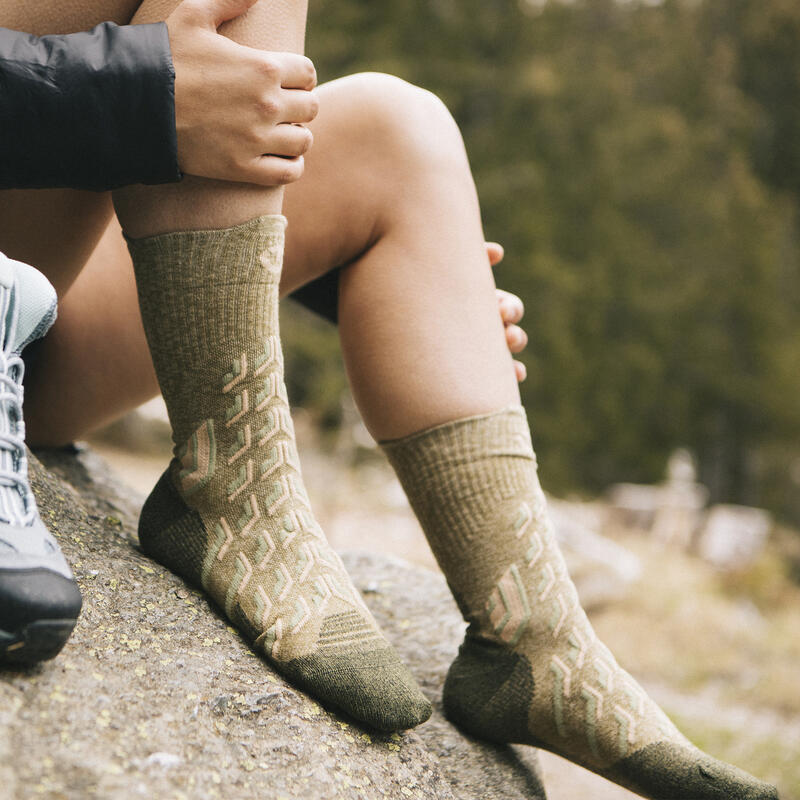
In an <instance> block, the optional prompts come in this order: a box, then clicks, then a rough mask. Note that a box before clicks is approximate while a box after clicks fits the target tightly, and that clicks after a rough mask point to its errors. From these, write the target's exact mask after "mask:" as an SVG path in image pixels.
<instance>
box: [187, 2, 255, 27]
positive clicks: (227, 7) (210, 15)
mask: <svg viewBox="0 0 800 800" xmlns="http://www.w3.org/2000/svg"><path fill="white" fill-rule="evenodd" d="M257 2H258V0H192V4H193V5H194V8H195V10H196V11H198V12H199V13H200V14H201V15H203V16H205V17H206V21H207V22H208V23H210V24H212V25H213V26H214V28H219V26H220V25H222V23H223V22H227V21H228V20H229V19H233V18H234V17H240V16H241V15H242V14H244V13H245V12H246V11H247V10H248V9H249V8H252V7H253V6H254V5H255V4H256V3H257Z"/></svg>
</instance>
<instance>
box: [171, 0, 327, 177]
mask: <svg viewBox="0 0 800 800" xmlns="http://www.w3.org/2000/svg"><path fill="white" fill-rule="evenodd" d="M255 2H256V0H184V2H182V3H181V4H180V5H179V6H178V7H177V8H176V9H175V10H174V11H173V12H172V14H170V15H169V17H167V20H166V22H167V29H168V30H169V39H170V48H171V50H172V62H173V65H174V67H175V122H176V127H177V132H178V165H179V166H180V168H181V170H183V172H186V173H188V174H190V175H201V176H203V177H205V178H217V179H219V180H227V181H240V182H245V183H256V184H261V185H262V186H278V185H281V184H285V183H291V182H292V181H296V180H297V179H298V178H299V177H300V176H301V175H302V174H303V166H304V164H303V153H305V152H306V151H307V150H308V149H309V147H311V142H312V136H311V131H309V130H308V128H305V127H303V124H302V123H306V122H311V120H313V119H314V117H316V115H317V108H318V101H317V96H316V93H315V92H313V91H312V90H313V89H314V87H315V86H316V83H317V73H316V70H315V69H314V65H313V64H312V63H311V61H310V60H309V59H307V58H306V57H305V56H301V55H296V54H294V53H270V52H265V51H263V50H257V49H255V48H252V47H244V46H243V45H239V44H236V43H235V42H233V41H232V40H231V39H228V38H226V37H225V36H223V35H222V34H220V33H218V32H217V28H218V27H219V26H220V25H221V24H222V23H223V22H225V21H227V20H230V19H233V18H234V17H238V16H240V15H241V14H244V13H245V11H247V9H248V8H250V6H252V5H253V4H254V3H255Z"/></svg>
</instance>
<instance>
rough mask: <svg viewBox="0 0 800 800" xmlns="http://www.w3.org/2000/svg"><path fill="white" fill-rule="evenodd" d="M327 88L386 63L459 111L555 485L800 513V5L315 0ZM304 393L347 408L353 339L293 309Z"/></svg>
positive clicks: (670, 0) (335, 414) (325, 410)
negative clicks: (631, 487) (517, 305)
mask: <svg viewBox="0 0 800 800" xmlns="http://www.w3.org/2000/svg"><path fill="white" fill-rule="evenodd" d="M307 52H308V54H309V55H310V56H311V57H312V58H313V59H314V61H315V63H316V65H317V68H318V72H319V75H320V80H321V81H325V80H330V79H333V78H335V77H339V76H341V75H344V74H348V73H352V72H357V71H361V70H377V71H385V72H390V73H393V74H396V75H399V76H401V77H403V78H406V79H407V80H409V81H412V82H414V83H417V84H419V85H421V86H424V87H426V88H428V89H431V90H432V91H434V92H436V93H437V94H438V95H440V96H441V97H442V98H443V99H444V100H445V102H446V103H447V105H448V106H449V108H450V109H451V110H452V112H453V114H454V116H455V117H456V119H457V120H458V122H459V124H460V126H461V129H462V131H463V133H464V137H465V140H466V145H467V150H468V153H469V155H470V159H471V162H472V166H473V170H474V174H475V179H476V182H477V185H478V190H479V193H480V197H481V201H482V208H483V214H484V222H485V231H486V235H487V238H489V239H493V240H496V241H499V242H501V243H502V244H503V245H504V246H505V248H506V260H505V262H504V263H503V264H502V265H501V267H500V268H499V269H498V270H497V281H498V284H499V285H501V286H502V287H505V288H508V289H510V290H513V291H515V292H517V293H518V294H520V295H521V296H522V297H523V299H524V300H525V303H526V306H527V317H526V324H525V327H526V329H527V330H528V332H529V335H530V340H531V344H530V346H529V349H528V352H527V353H526V355H525V356H524V360H525V361H526V364H527V367H528V375H529V377H528V380H527V381H526V382H525V383H524V384H523V386H522V390H523V398H524V402H525V404H526V406H527V408H528V412H529V416H530V419H531V423H532V428H533V431H534V437H535V444H536V446H537V451H538V453H539V456H540V462H541V464H542V474H543V476H544V481H545V484H546V488H547V489H549V490H550V491H553V492H556V493H562V494H563V493H566V492H584V493H587V494H590V493H593V492H596V491H598V490H601V489H604V488H605V487H607V486H609V485H610V484H612V483H614V482H617V481H621V480H625V481H640V482H654V481H656V480H658V479H659V478H660V477H661V476H662V475H663V474H664V467H665V464H666V461H667V458H668V456H669V454H670V453H671V452H672V451H673V450H674V449H675V448H676V447H680V446H687V447H689V448H690V449H691V450H692V451H693V453H694V454H695V456H696V458H697V461H698V464H699V478H700V480H701V481H702V482H704V483H705V484H706V485H707V486H708V487H709V489H710V491H711V499H712V502H714V501H724V502H737V503H744V504H748V505H756V506H763V507H766V508H769V509H771V510H772V511H774V512H776V513H777V514H778V515H779V516H780V517H782V518H783V519H784V520H786V521H789V522H793V523H794V524H798V523H800V399H799V398H800V369H798V364H800V4H798V3H796V2H795V0H695V1H694V2H692V1H690V0H666V2H660V3H659V2H614V0H584V1H580V0H577V1H576V2H565V1H563V0H562V2H557V1H555V0H551V1H550V2H548V1H547V0H382V1H381V2H375V3H369V2H364V0H314V2H312V3H311V17H310V22H309V39H308V47H307ZM284 335H285V341H286V344H287V351H288V352H287V358H288V360H290V361H291V365H290V368H289V370H288V375H289V378H290V381H291V384H290V386H289V391H290V396H291V397H292V400H293V403H295V404H296V405H303V406H305V407H306V408H308V409H310V410H311V411H312V412H313V413H314V415H315V417H316V418H317V419H318V421H319V422H321V423H322V424H323V425H324V426H327V427H328V428H329V429H331V430H333V429H335V427H336V425H337V424H338V423H339V421H340V419H341V414H342V403H341V397H342V392H343V391H344V378H343V373H342V371H341V368H340V366H339V364H338V362H337V360H336V359H337V352H338V343H337V339H336V334H335V331H334V329H333V328H332V327H330V326H329V325H327V324H326V323H323V322H319V323H318V324H313V325H309V321H308V319H307V318H306V317H305V316H304V315H296V314H294V313H293V314H287V315H285V319H284Z"/></svg>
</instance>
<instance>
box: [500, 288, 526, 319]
mask: <svg viewBox="0 0 800 800" xmlns="http://www.w3.org/2000/svg"><path fill="white" fill-rule="evenodd" d="M495 291H496V294H497V304H498V306H499V308H500V317H501V319H502V320H503V324H504V325H514V324H516V323H517V322H519V321H520V320H521V319H522V317H523V316H524V315H525V305H524V304H523V302H522V300H520V298H519V297H517V295H515V294H511V292H506V291H503V289H496V290H495Z"/></svg>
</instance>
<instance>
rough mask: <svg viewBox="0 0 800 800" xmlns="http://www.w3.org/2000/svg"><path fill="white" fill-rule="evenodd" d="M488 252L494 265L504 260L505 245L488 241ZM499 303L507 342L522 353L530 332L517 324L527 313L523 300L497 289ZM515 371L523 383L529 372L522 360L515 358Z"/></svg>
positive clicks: (512, 348) (511, 349)
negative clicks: (526, 331)
mask: <svg viewBox="0 0 800 800" xmlns="http://www.w3.org/2000/svg"><path fill="white" fill-rule="evenodd" d="M486 253H487V254H488V256H489V263H490V264H491V265H492V266H493V267H494V266H495V265H496V264H499V263H500V262H501V261H502V260H503V255H504V253H503V247H502V245H499V244H497V242H486ZM496 291H497V305H498V307H499V310H500V319H502V320H503V325H504V326H505V329H506V344H507V345H508V349H509V350H510V351H511V352H512V353H515V354H516V353H521V352H522V351H523V350H524V349H525V348H526V347H527V346H528V334H527V333H525V331H524V330H522V328H520V327H519V325H517V323H518V322H520V321H521V320H522V317H523V315H524V314H525V306H524V305H523V303H522V300H520V299H519V297H517V296H516V295H515V294H511V292H506V291H503V290H502V289H497V290H496ZM514 372H515V373H516V375H517V380H518V381H519V382H520V383H522V381H524V380H525V378H526V377H527V375H528V373H527V370H526V369H525V365H524V364H523V363H522V362H521V361H517V360H514Z"/></svg>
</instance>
